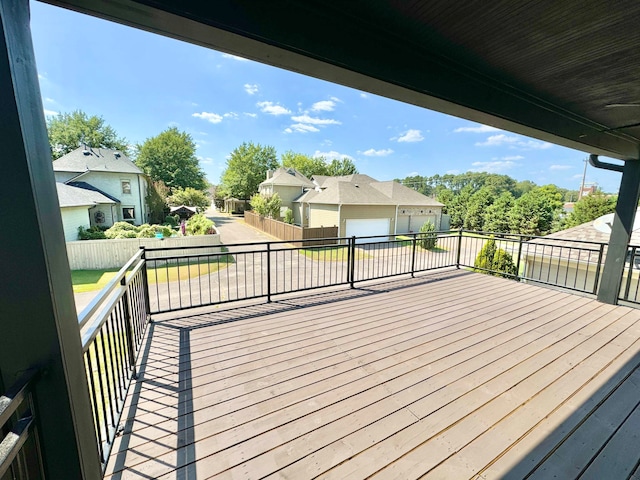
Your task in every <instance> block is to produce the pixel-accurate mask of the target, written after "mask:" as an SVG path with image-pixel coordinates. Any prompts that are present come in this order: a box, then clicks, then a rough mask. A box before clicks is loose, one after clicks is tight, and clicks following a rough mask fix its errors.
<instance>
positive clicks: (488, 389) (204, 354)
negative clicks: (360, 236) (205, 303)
mask: <svg viewBox="0 0 640 480" xmlns="http://www.w3.org/2000/svg"><path fill="white" fill-rule="evenodd" d="M185 315H186V314H185V313H184V312H183V314H182V316H181V317H177V316H175V315H174V318H173V319H167V320H158V321H157V322H156V323H153V324H152V325H151V326H150V330H149V335H148V339H147V343H146V346H145V349H144V350H143V352H142V359H141V361H142V364H141V367H140V372H141V376H140V380H139V381H138V382H136V383H135V384H134V386H133V387H132V388H133V394H132V395H131V400H130V405H129V407H128V408H126V409H125V415H126V416H127V417H128V418H127V419H126V424H125V434H124V435H122V436H121V437H119V441H118V442H117V443H116V445H115V447H114V451H113V453H112V457H111V461H110V462H109V465H108V468H107V478H112V479H129V478H136V479H142V478H144V479H148V478H162V479H196V478H197V479H205V478H213V477H215V478H243V479H245V478H256V479H257V478H264V477H269V478H288V479H307V478H316V477H320V478H331V479H340V480H343V479H359V478H367V477H370V476H372V477H377V478H398V479H411V478H438V479H439V478H452V479H459V478H483V479H484V478H525V477H528V476H531V477H532V478H545V479H546V478H559V479H565V478H576V477H580V476H582V478H594V479H603V478H615V479H618V478H639V476H640V468H639V462H640V447H639V445H640V439H639V438H638V437H639V435H640V408H639V407H638V404H639V402H640V368H639V367H640V311H638V310H634V309H630V308H626V307H614V306H610V305H605V304H601V303H598V302H597V301H595V300H592V299H588V298H584V297H580V296H577V295H572V294H570V293H564V292H559V291H554V290H548V289H544V288H540V287H536V286H532V285H524V284H518V283H516V282H513V281H508V280H503V279H499V278H495V277H490V276H487V275H480V274H475V273H470V272H463V271H448V272H440V273H433V274H430V275H428V276H423V277H420V278H416V279H408V280H391V281H387V282H385V283H378V284H375V285H371V286H367V287H361V288H359V289H355V290H348V289H347V290H342V291H338V292H333V293H323V294H317V293H315V294H314V293H311V294H309V293H308V292H307V293H306V294H305V295H300V296H298V297H290V298H288V299H286V300H282V299H281V300H278V301H276V302H274V303H272V304H261V305H254V306H243V307H233V306H227V307H225V308H218V309H214V310H213V311H212V312H211V313H205V314H199V315H192V316H185Z"/></svg>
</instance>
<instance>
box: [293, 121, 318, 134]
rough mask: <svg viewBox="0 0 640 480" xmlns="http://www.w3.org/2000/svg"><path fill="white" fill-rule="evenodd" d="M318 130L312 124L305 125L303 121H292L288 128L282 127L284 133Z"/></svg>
mask: <svg viewBox="0 0 640 480" xmlns="http://www.w3.org/2000/svg"><path fill="white" fill-rule="evenodd" d="M319 131H320V130H319V129H317V128H316V127H314V126H313V125H306V124H304V123H294V124H293V125H291V126H290V127H288V128H285V129H284V133H293V132H298V133H309V132H319Z"/></svg>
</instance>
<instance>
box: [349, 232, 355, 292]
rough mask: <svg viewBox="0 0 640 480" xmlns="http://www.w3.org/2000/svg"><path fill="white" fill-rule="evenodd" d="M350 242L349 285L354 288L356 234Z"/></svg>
mask: <svg viewBox="0 0 640 480" xmlns="http://www.w3.org/2000/svg"><path fill="white" fill-rule="evenodd" d="M349 242H350V245H349V250H350V251H351V262H350V265H349V270H350V271H351V276H350V280H349V285H350V286H351V288H354V287H353V284H354V282H355V279H356V237H355V235H354V236H353V237H351V238H350V239H349Z"/></svg>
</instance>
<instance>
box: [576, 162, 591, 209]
mask: <svg viewBox="0 0 640 480" xmlns="http://www.w3.org/2000/svg"><path fill="white" fill-rule="evenodd" d="M583 162H584V171H583V172H582V183H581V184H580V191H579V192H578V200H580V199H581V198H582V192H583V190H584V181H585V178H587V165H588V164H589V158H585V159H584V160H583Z"/></svg>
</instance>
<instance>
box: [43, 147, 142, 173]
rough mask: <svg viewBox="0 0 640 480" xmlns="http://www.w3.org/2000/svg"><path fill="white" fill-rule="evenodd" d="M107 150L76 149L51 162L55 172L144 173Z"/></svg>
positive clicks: (133, 164) (124, 158) (121, 156)
mask: <svg viewBox="0 0 640 480" xmlns="http://www.w3.org/2000/svg"><path fill="white" fill-rule="evenodd" d="M116 153H117V150H111V149H108V148H89V147H87V148H86V150H85V147H78V148H76V149H75V150H73V151H72V152H69V153H67V154H66V155H64V156H62V157H60V158H59V159H57V160H54V161H53V170H54V171H56V172H77V173H82V172H86V171H92V172H114V173H140V174H141V173H144V172H143V171H142V170H140V169H139V168H138V167H137V166H136V164H135V163H133V162H132V161H131V160H130V159H129V157H127V156H125V155H124V154H123V153H119V152H118V153H119V155H116Z"/></svg>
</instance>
